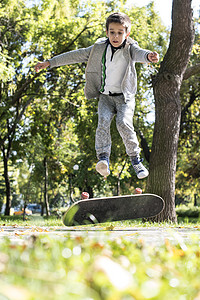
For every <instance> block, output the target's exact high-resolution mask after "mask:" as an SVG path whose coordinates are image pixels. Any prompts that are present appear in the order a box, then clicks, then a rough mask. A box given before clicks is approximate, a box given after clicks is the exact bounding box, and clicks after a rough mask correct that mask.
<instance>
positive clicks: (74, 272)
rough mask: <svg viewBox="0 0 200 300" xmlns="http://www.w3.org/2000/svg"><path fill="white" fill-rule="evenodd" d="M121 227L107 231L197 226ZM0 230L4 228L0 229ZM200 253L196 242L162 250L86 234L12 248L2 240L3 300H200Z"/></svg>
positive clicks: (36, 239) (39, 222)
mask: <svg viewBox="0 0 200 300" xmlns="http://www.w3.org/2000/svg"><path fill="white" fill-rule="evenodd" d="M4 224H6V225H10V226H11V225H14V224H17V225H18V226H21V225H22V226H24V225H25V226H31V225H35V226H55V227H57V226H63V224H62V220H60V219H56V218H55V217H50V218H49V219H48V220H47V219H46V218H40V217H35V218H34V217H33V216H32V217H28V219H27V220H25V221H23V220H22V218H20V217H9V218H8V217H4V216H1V218H0V225H1V226H2V228H3V225H4ZM198 224H199V222H198V223H196V224H193V223H190V222H187V223H186V224H185V223H183V221H181V222H180V223H179V224H178V225H172V224H167V223H164V224H157V225H155V224H150V223H142V221H141V220H138V221H134V222H123V223H122V222H118V223H108V224H103V225H102V229H111V230H112V229H113V226H124V227H129V226H131V227H133V226H135V227H150V226H154V227H155V226H156V227H175V226H179V227H187V228H188V227H191V228H192V227H195V228H197V227H198V228H200V226H199V225H198ZM0 229H1V228H0ZM199 278H200V250H199V240H198V238H197V237H195V236H194V237H193V239H192V240H191V241H190V242H188V243H187V244H186V243H184V242H181V241H180V239H177V241H176V242H175V243H174V242H173V243H172V242H171V241H170V240H168V239H166V240H165V243H164V244H163V245H162V246H159V247H158V246H156V247H153V246H149V245H147V244H145V243H144V242H143V241H142V240H141V239H135V240H127V239H124V238H121V237H117V238H115V239H113V238H112V239H111V236H110V232H109V231H107V232H106V234H105V235H99V236H98V237H90V238H89V237H88V236H87V234H84V235H81V233H80V236H79V235H78V236H76V237H74V236H73V235H72V234H68V235H67V236H65V237H63V238H62V239H59V238H52V237H51V236H50V235H49V236H48V235H42V234H41V235H39V236H37V235H35V234H34V233H33V235H32V236H30V237H29V238H24V239H22V243H20V244H16V243H13V242H12V241H11V240H9V239H8V238H5V239H3V240H0V300H8V299H9V300H18V299H20V300H43V299H45V300H46V299H49V300H63V299H70V300H79V299H80V300H104V299H105V300H134V299H135V300H143V299H159V300H165V299H166V300H169V299H170V300H189V299H191V300H194V299H195V300H199V299H200V286H199Z"/></svg>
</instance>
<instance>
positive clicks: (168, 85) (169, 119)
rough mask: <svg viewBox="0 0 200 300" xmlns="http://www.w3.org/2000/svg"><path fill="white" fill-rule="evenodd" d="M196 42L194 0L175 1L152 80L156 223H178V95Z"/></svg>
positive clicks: (152, 184)
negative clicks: (161, 205) (159, 205)
mask: <svg viewBox="0 0 200 300" xmlns="http://www.w3.org/2000/svg"><path fill="white" fill-rule="evenodd" d="M193 41H194V29H193V21H192V9H191V0H174V1H173V7H172V31H171V36H170V44H169V48H168V51H167V53H166V55H165V57H164V60H163V62H162V64H161V67H160V70H159V73H158V75H157V76H156V77H155V78H154V81H153V89H154V97H155V127H154V136H153V144H152V152H151V156H150V165H149V171H150V172H149V173H150V174H149V178H148V184H147V190H148V192H151V193H155V194H158V195H160V196H161V197H162V198H163V199H164V201H165V209H164V210H163V212H162V213H161V214H160V215H158V216H157V217H155V218H153V219H152V220H153V221H159V222H160V221H169V220H170V221H172V222H176V220H177V218H176V213H175V175H176V161H177V147H178V139H179V131H180V120H181V102H180V95H179V92H180V87H181V83H182V80H183V75H184V72H185V70H186V67H187V64H188V61H189V57H190V53H191V49H192V45H193Z"/></svg>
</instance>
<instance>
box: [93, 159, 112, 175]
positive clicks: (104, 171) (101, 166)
mask: <svg viewBox="0 0 200 300" xmlns="http://www.w3.org/2000/svg"><path fill="white" fill-rule="evenodd" d="M96 170H97V172H98V173H99V174H101V175H102V176H108V175H109V174H110V171H109V169H108V163H107V161H106V160H101V161H99V162H98V163H97V164H96Z"/></svg>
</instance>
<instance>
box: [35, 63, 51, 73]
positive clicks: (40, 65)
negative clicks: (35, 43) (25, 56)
mask: <svg viewBox="0 0 200 300" xmlns="http://www.w3.org/2000/svg"><path fill="white" fill-rule="evenodd" d="M49 66H50V62H49V61H48V60H47V61H44V62H38V63H37V65H35V67H34V68H35V71H36V72H39V71H40V70H42V69H46V68H48V67H49Z"/></svg>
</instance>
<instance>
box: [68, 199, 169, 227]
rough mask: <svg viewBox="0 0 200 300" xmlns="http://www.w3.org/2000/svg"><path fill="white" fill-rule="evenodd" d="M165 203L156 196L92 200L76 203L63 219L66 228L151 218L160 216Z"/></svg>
mask: <svg viewBox="0 0 200 300" xmlns="http://www.w3.org/2000/svg"><path fill="white" fill-rule="evenodd" d="M163 208H164V201H163V199H162V198H161V197H160V196H157V195H154V194H137V195H126V196H114V197H106V198H93V199H92V198H91V199H85V200H80V201H77V202H75V203H74V204H73V205H72V206H70V207H69V208H68V210H67V211H66V213H65V214H64V217H63V223H64V224H65V225H66V226H76V225H87V224H96V223H104V222H113V221H122V220H133V219H137V218H149V217H154V216H156V215H157V214H159V213H160V212H161V211H162V210H163Z"/></svg>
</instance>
